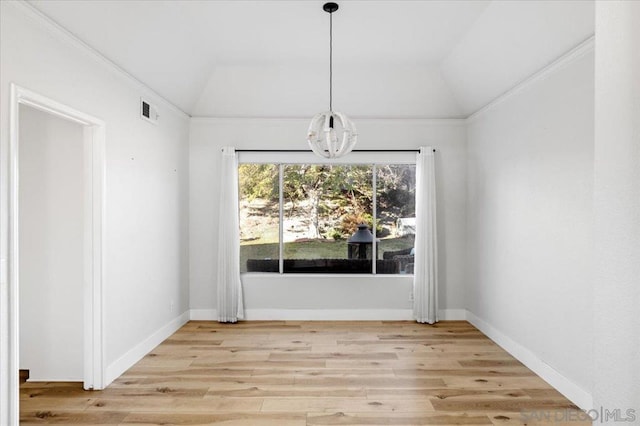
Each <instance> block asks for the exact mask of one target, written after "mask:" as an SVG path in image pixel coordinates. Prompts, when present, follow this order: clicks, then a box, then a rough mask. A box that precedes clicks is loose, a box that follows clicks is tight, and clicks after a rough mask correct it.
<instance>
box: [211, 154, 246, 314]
mask: <svg viewBox="0 0 640 426" xmlns="http://www.w3.org/2000/svg"><path fill="white" fill-rule="evenodd" d="M218 202H219V203H220V218H219V222H218V223H219V227H218V274H217V280H218V321H220V322H238V320H239V319H243V318H244V306H243V300H242V282H241V281H240V223H239V219H238V216H239V213H238V212H239V209H238V159H237V156H236V152H235V149H234V148H232V147H224V148H223V149H222V162H221V167H220V199H219V200H218Z"/></svg>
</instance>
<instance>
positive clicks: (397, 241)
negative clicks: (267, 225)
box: [240, 237, 413, 272]
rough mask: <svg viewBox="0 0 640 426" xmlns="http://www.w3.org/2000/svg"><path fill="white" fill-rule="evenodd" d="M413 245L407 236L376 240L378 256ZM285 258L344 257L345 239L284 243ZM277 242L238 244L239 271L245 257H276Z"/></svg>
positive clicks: (242, 267) (245, 266)
mask: <svg viewBox="0 0 640 426" xmlns="http://www.w3.org/2000/svg"><path fill="white" fill-rule="evenodd" d="M409 247H413V239H412V238H407V237H401V238H385V239H382V240H380V241H379V242H378V258H380V259H382V254H383V253H384V252H385V251H395V250H402V249H406V248H409ZM284 257H285V259H346V258H347V241H346V240H342V241H334V240H307V241H299V242H291V243H285V245H284ZM277 258H278V243H267V244H242V245H240V271H241V272H246V270H247V259H277Z"/></svg>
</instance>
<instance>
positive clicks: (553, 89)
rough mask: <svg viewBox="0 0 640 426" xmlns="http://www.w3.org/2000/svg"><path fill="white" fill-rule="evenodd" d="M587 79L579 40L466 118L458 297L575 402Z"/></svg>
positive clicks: (586, 323) (588, 252)
mask: <svg viewBox="0 0 640 426" xmlns="http://www.w3.org/2000/svg"><path fill="white" fill-rule="evenodd" d="M593 84H594V54H593V44H589V45H586V46H583V47H582V48H581V49H580V50H579V51H577V52H574V53H573V54H571V55H570V57H568V58H566V59H564V60H562V61H561V62H560V63H557V64H556V65H554V66H553V67H551V68H550V69H547V70H545V71H544V72H543V73H541V74H540V75H539V76H538V77H536V78H535V79H533V80H531V81H529V82H528V83H527V84H526V85H525V86H523V87H520V88H518V89H517V90H516V91H514V92H512V93H511V94H510V95H508V96H507V97H505V98H503V99H502V100H501V101H499V102H497V103H495V104H494V105H493V106H492V107H490V108H489V109H487V110H485V111H482V112H480V113H479V114H477V115H476V116H475V117H472V118H471V120H470V122H469V127H468V149H469V152H468V155H469V157H468V165H469V169H468V170H469V174H468V182H469V185H468V190H469V192H468V193H469V201H468V228H467V229H468V231H469V251H468V259H469V269H468V273H467V298H466V307H467V309H468V310H469V311H470V312H471V313H472V314H473V315H475V317H477V318H478V319H479V320H480V321H479V322H481V323H483V324H485V325H487V327H488V328H489V329H491V330H494V331H495V332H496V333H497V334H498V333H499V335H501V336H504V337H505V338H506V339H509V340H510V341H512V342H515V344H516V345H518V346H519V347H521V348H524V350H525V351H527V353H528V354H530V355H531V354H532V355H533V357H535V358H537V359H538V360H539V361H541V364H540V365H541V366H543V367H544V368H545V369H548V371H552V372H553V374H559V376H558V377H559V378H560V380H559V381H557V382H555V383H552V385H554V386H556V387H558V388H560V390H561V391H564V392H565V393H566V394H567V396H569V397H570V398H572V399H573V400H574V401H576V402H577V403H578V404H580V405H583V406H584V405H588V404H589V399H590V396H589V395H590V392H591V389H592V386H593V384H592V372H591V368H592V352H593V348H592V336H593V323H592V320H593V318H592V309H593V303H592V297H593V295H592V292H593V276H592V274H593V268H592V260H593V253H592V251H593V249H592V218H593V214H592V213H593V207H592V196H593V141H594V132H593V119H594V117H593V114H594V112H593V105H594V101H593V95H594V88H593ZM549 367H550V368H549ZM564 379H566V380H564Z"/></svg>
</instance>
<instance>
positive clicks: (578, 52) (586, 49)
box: [466, 35, 595, 124]
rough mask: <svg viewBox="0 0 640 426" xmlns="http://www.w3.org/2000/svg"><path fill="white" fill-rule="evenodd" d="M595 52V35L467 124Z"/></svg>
mask: <svg viewBox="0 0 640 426" xmlns="http://www.w3.org/2000/svg"><path fill="white" fill-rule="evenodd" d="M594 50H595V35H592V36H590V37H589V38H587V39H586V40H584V41H582V42H581V43H580V44H578V45H577V46H576V47H574V48H573V49H571V50H569V51H568V52H566V53H564V54H563V55H561V56H560V57H558V58H556V59H555V60H553V61H552V62H551V63H549V64H547V65H546V66H544V67H543V68H541V69H540V70H538V71H536V72H535V73H533V74H532V75H530V76H529V77H527V78H525V79H524V80H522V81H520V82H519V83H518V84H516V85H515V86H513V87H512V88H511V89H509V90H507V91H506V92H504V93H503V94H501V95H499V96H498V97H496V98H494V99H493V100H492V101H490V102H489V103H488V104H486V105H485V106H483V107H482V108H480V109H479V110H477V111H476V112H474V113H473V114H471V115H470V116H469V117H467V119H466V122H467V123H468V124H470V123H473V122H474V121H476V120H477V119H478V118H479V117H481V116H482V115H484V114H485V113H487V112H489V111H491V110H492V109H493V108H495V107H496V106H498V105H500V104H501V103H502V102H504V101H506V100H507V99H509V98H511V97H512V96H514V95H517V94H518V93H520V92H521V91H523V90H525V89H527V88H528V87H529V86H531V85H533V84H535V83H537V82H538V81H540V80H543V79H545V78H547V77H548V76H549V75H550V74H553V73H554V72H556V71H557V70H559V69H561V68H563V67H565V66H567V65H569V64H571V63H573V62H575V61H576V60H578V59H580V58H582V57H583V56H584V55H586V54H587V53H590V52H593V51H594Z"/></svg>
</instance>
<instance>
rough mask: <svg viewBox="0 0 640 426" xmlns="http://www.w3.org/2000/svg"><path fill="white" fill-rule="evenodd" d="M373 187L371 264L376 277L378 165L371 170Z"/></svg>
mask: <svg viewBox="0 0 640 426" xmlns="http://www.w3.org/2000/svg"><path fill="white" fill-rule="evenodd" d="M371 175H372V176H371V180H372V182H371V186H372V187H373V196H372V197H371V203H372V204H373V206H372V209H371V210H372V211H371V213H372V214H371V216H373V224H372V226H371V227H372V228H373V229H372V230H371V233H372V234H373V243H372V245H371V258H372V259H373V260H372V262H373V263H372V264H371V272H372V273H373V274H374V275H375V274H376V273H377V266H378V255H377V253H378V242H377V240H376V231H377V228H378V226H377V224H378V220H377V217H378V215H377V209H376V203H377V200H376V194H377V192H378V188H377V185H378V169H377V165H376V164H374V165H373V166H372V170H371Z"/></svg>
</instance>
